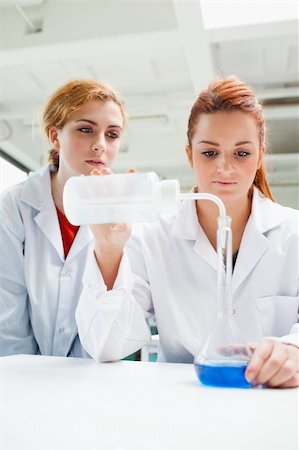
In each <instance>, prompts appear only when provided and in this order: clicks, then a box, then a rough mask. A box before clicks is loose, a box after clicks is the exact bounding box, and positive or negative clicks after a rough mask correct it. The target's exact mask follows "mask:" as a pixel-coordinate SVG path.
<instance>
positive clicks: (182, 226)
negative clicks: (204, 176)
mask: <svg viewBox="0 0 299 450" xmlns="http://www.w3.org/2000/svg"><path fill="white" fill-rule="evenodd" d="M194 189H195V188H193V189H192V192H194ZM283 220H284V208H282V207H281V206H280V205H278V204H276V203H273V202H272V201H271V200H269V199H268V198H267V197H265V196H264V195H263V194H262V193H261V192H260V191H259V190H258V189H257V188H254V189H253V198H252V208H251V215H250V217H249V220H248V223H247V226H246V228H245V231H244V235H243V239H242V242H241V246H240V249H239V253H238V260H239V261H240V260H242V264H237V265H236V267H235V270H234V275H233V281H234V282H233V288H234V290H235V289H237V288H238V286H239V285H240V284H241V283H242V281H243V280H244V279H245V278H246V276H247V275H248V274H249V272H250V271H251V270H252V269H253V267H254V266H255V265H256V264H257V263H258V261H259V259H260V258H261V257H262V256H263V254H264V253H265V251H266V250H267V248H268V247H269V245H270V243H269V241H268V239H267V237H266V236H265V233H266V232H267V231H269V230H270V229H273V228H275V227H277V226H279V225H280V224H281V223H282V221H283ZM171 232H172V235H173V236H175V237H177V238H180V239H186V240H194V241H195V244H194V251H196V253H198V254H199V255H200V256H201V257H202V258H203V259H204V260H205V261H206V262H207V263H208V264H209V265H210V266H211V267H213V268H214V269H215V270H217V264H218V261H217V253H216V251H215V250H214V249H213V247H212V245H211V244H210V242H209V240H208V238H207V236H206V235H205V233H204V231H203V230H202V228H201V226H200V224H199V222H198V218H197V213H196V203H195V201H194V200H192V201H190V200H185V201H183V202H182V204H181V206H180V209H179V212H178V215H177V217H176V218H175V220H174V224H173V226H172V231H171ZM253 249H254V251H253Z"/></svg>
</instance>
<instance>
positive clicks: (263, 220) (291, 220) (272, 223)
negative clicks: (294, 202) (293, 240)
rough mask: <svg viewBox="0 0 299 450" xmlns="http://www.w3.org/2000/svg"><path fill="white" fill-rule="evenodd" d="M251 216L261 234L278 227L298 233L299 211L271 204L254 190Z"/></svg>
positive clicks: (270, 201)
mask: <svg viewBox="0 0 299 450" xmlns="http://www.w3.org/2000/svg"><path fill="white" fill-rule="evenodd" d="M251 216H252V218H253V220H254V222H255V223H256V224H257V226H258V227H259V229H260V230H261V231H262V232H266V231H268V230H271V229H274V228H277V227H279V228H285V229H287V228H288V229H292V230H293V231H294V232H295V233H298V219H299V211H298V210H297V209H294V208H290V207H287V206H282V205H280V204H279V203H275V202H273V201H272V200H270V199H269V198H267V197H265V196H264V195H263V194H262V193H261V192H260V191H259V190H258V189H255V190H254V195H253V200H252V210H251Z"/></svg>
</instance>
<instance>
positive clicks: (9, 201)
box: [0, 167, 49, 225]
mask: <svg viewBox="0 0 299 450" xmlns="http://www.w3.org/2000/svg"><path fill="white" fill-rule="evenodd" d="M47 178H49V168H48V167H43V168H41V169H38V170H37V171H35V172H33V173H32V174H30V175H29V176H28V178H27V179H26V180H25V181H22V182H21V183H18V184H16V185H13V186H11V187H9V188H8V189H6V190H4V191H3V192H2V193H1V194H0V222H1V223H2V224H4V225H9V224H11V223H14V222H16V221H17V220H18V217H19V218H20V220H21V216H22V210H23V208H24V207H26V204H28V205H29V207H31V206H33V205H34V203H37V200H36V199H38V198H39V197H42V196H44V195H45V194H44V192H45V190H44V189H43V185H44V181H43V180H44V179H47Z"/></svg>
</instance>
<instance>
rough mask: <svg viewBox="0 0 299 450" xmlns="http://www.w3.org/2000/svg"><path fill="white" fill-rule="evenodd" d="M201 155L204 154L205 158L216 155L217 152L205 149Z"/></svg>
mask: <svg viewBox="0 0 299 450" xmlns="http://www.w3.org/2000/svg"><path fill="white" fill-rule="evenodd" d="M201 154H202V155H203V156H206V157H207V158H212V157H213V156H216V155H217V152H216V151H215V150H207V151H205V152H202V153H201Z"/></svg>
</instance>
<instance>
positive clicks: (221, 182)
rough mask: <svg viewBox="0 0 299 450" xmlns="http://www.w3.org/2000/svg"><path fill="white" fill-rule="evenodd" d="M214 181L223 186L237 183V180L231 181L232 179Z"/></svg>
mask: <svg viewBox="0 0 299 450" xmlns="http://www.w3.org/2000/svg"><path fill="white" fill-rule="evenodd" d="M213 183H215V184H221V185H222V186H226V185H228V186H230V185H232V184H237V182H236V181H230V180H215V181H213Z"/></svg>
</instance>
